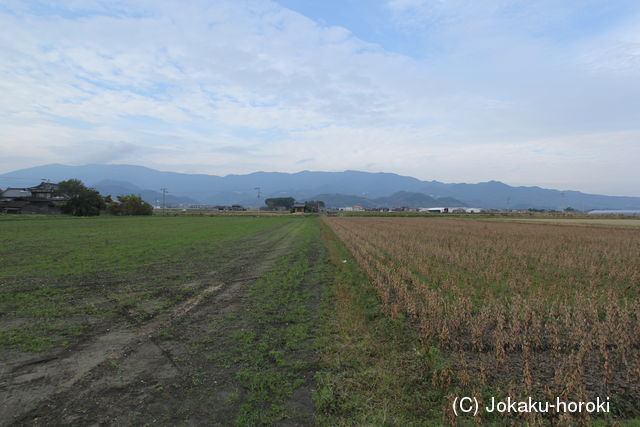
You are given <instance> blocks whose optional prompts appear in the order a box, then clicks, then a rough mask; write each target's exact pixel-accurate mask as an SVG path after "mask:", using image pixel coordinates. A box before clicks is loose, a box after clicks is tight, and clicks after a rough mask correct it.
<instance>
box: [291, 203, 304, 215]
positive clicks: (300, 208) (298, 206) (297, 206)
mask: <svg viewBox="0 0 640 427" xmlns="http://www.w3.org/2000/svg"><path fill="white" fill-rule="evenodd" d="M304 207H305V204H304V203H298V202H296V203H294V204H293V212H294V213H304Z"/></svg>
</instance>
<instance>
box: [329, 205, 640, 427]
mask: <svg viewBox="0 0 640 427" xmlns="http://www.w3.org/2000/svg"><path fill="white" fill-rule="evenodd" d="M327 223H328V224H329V225H330V226H331V228H332V229H333V230H334V231H335V233H336V234H337V235H338V236H339V237H340V239H341V240H342V241H343V242H344V243H345V244H346V246H347V247H348V248H349V250H350V251H351V252H352V253H353V255H354V257H355V259H356V260H357V261H358V263H359V264H360V266H362V268H363V269H364V271H365V272H366V274H367V276H368V277H369V278H370V280H371V282H372V284H373V286H374V287H375V289H376V291H377V293H378V295H379V297H380V298H381V300H382V301H383V304H384V307H385V311H386V313H388V315H389V316H390V317H392V318H403V319H407V321H408V322H409V323H410V324H412V325H413V327H414V329H415V330H416V331H417V334H418V336H419V339H420V342H421V344H422V347H423V348H424V349H426V351H427V352H428V353H430V354H432V355H434V354H437V355H439V356H444V360H445V361H446V363H444V364H442V365H441V367H440V368H438V369H436V370H435V371H433V372H432V375H433V376H432V383H433V385H434V386H435V387H437V388H439V389H441V390H443V392H445V393H448V394H449V395H450V396H451V397H452V396H455V395H458V396H465V395H466V396H470V395H473V396H478V397H479V398H480V399H481V400H482V399H483V398H484V399H488V398H489V396H491V395H493V396H512V397H514V398H516V397H518V396H533V397H536V398H538V399H539V400H545V399H546V400H549V399H552V398H553V397H554V396H559V397H561V398H563V399H575V400H582V401H587V400H589V399H594V400H595V399H596V397H597V396H611V397H612V399H613V400H614V401H615V403H614V404H613V406H615V410H614V412H615V415H617V416H620V417H623V418H624V417H637V416H638V408H637V406H636V404H637V402H638V400H639V399H640V354H639V349H640V334H638V327H639V325H638V322H639V319H638V313H639V308H640V306H639V298H638V297H639V295H638V291H639V289H638V282H639V281H640V265H639V264H638V259H637V254H638V253H640V231H638V230H635V229H621V228H603V227H569V226H559V225H550V224H516V223H511V222H498V221H472V220H464V221H461V220H455V219H448V218H433V219H419V218H393V219H391V218H357V217H351V218H347V217H344V218H328V219H327ZM443 411H444V412H445V416H448V417H450V418H451V417H453V415H452V414H451V413H450V411H451V408H443ZM448 412H449V413H448ZM480 416H482V414H480ZM547 416H550V415H547ZM565 416H566V414H565ZM582 416H583V417H586V415H585V414H583V415H582ZM536 417H540V415H535V414H534V415H532V416H531V418H530V419H529V421H535V420H536V419H537V418H536Z"/></svg>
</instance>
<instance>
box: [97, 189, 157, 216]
mask: <svg viewBox="0 0 640 427" xmlns="http://www.w3.org/2000/svg"><path fill="white" fill-rule="evenodd" d="M107 211H109V213H111V214H112V215H151V214H153V206H151V205H150V204H149V203H147V202H145V201H144V200H142V198H141V197H140V196H136V195H135V194H127V195H126V196H118V201H117V202H116V201H113V200H111V202H110V203H107Z"/></svg>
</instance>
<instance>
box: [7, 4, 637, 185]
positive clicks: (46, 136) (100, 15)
mask: <svg viewBox="0 0 640 427" xmlns="http://www.w3.org/2000/svg"><path fill="white" fill-rule="evenodd" d="M0 28H2V29H3V30H2V31H0V159H1V160H2V161H1V162H0V173H6V172H10V171H13V170H17V169H21V168H25V167H31V166H37V165H43V164H49V163H63V164H70V165H80V164H88V163H113V164H135V165H142V166H147V167H151V168H155V169H159V170H166V171H176V172H185V173H209V174H214V175H226V174H230V173H236V174H238V173H250V172H255V171H281V172H297V171H301V170H323V171H342V170H362V171H371V172H394V173H398V174H401V175H409V176H414V177H416V178H419V179H423V180H438V181H442V182H470V183H474V182H482V181H488V180H499V181H503V182H505V183H507V184H510V185H538V186H542V187H546V188H555V189H560V190H565V189H572V190H581V191H585V192H590V193H598V194H609V195H630V196H640V184H639V183H640V167H639V165H640V2H638V1H637V0H597V1H596V0H563V1H557V0H485V1H477V0H323V1H317V0H279V1H271V0H255V1H254V0H248V1H245V0H230V1H226V0H207V1H204V0H202V1H200V0H190V1H182V0H180V1H164V0H146V1H145V0H140V1H133V2H132V1H118V0H108V1H98V0H68V1H44V0H43V1H29V0H3V1H2V2H0Z"/></svg>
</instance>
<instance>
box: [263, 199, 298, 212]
mask: <svg viewBox="0 0 640 427" xmlns="http://www.w3.org/2000/svg"><path fill="white" fill-rule="evenodd" d="M295 202H296V200H295V199H294V198H293V197H273V198H270V199H266V200H265V201H264V203H265V204H266V205H267V206H268V207H269V208H270V209H278V208H283V209H286V210H289V209H291V208H292V207H293V204H294V203H295Z"/></svg>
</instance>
